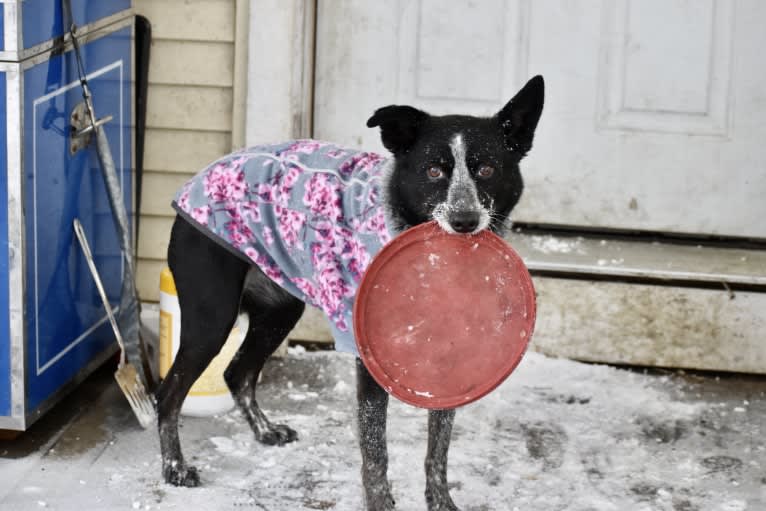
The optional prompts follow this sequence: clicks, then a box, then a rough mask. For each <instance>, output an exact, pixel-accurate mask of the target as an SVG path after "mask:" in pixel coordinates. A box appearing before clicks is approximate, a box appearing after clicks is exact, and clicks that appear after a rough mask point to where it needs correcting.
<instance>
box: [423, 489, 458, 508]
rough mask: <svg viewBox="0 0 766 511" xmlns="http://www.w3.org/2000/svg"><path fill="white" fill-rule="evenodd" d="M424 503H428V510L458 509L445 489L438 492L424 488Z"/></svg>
mask: <svg viewBox="0 0 766 511" xmlns="http://www.w3.org/2000/svg"><path fill="white" fill-rule="evenodd" d="M426 504H428V511H460V509H459V508H458V507H457V506H456V505H455V503H454V502H452V497H450V496H449V492H447V491H446V490H445V491H439V492H437V491H429V490H426Z"/></svg>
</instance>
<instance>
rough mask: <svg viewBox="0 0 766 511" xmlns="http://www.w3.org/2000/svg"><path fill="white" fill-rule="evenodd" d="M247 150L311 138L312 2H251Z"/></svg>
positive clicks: (313, 11) (313, 4)
mask: <svg viewBox="0 0 766 511" xmlns="http://www.w3.org/2000/svg"><path fill="white" fill-rule="evenodd" d="M249 19H250V34H249V45H248V52H249V53H248V57H247V61H248V68H247V119H246V128H245V131H246V133H245V139H246V140H245V142H246V144H247V145H252V144H256V143H263V142H275V141H281V140H285V139H289V138H298V137H308V136H311V124H312V112H311V110H312V89H313V86H314V79H313V75H314V72H313V71H314V33H315V29H314V27H315V19H316V5H315V2H314V0H309V1H303V0H291V1H284V0H282V1H277V0H251V2H250V13H249Z"/></svg>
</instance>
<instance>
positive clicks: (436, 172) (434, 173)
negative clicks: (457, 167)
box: [426, 165, 444, 179]
mask: <svg viewBox="0 0 766 511" xmlns="http://www.w3.org/2000/svg"><path fill="white" fill-rule="evenodd" d="M426 174H428V177H430V178H431V179H439V178H440V177H442V176H443V175H444V171H443V170H442V168H441V167H439V166H438V165H432V166H430V167H428V170H427V171H426Z"/></svg>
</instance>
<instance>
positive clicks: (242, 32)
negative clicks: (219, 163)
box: [231, 0, 250, 149]
mask: <svg viewBox="0 0 766 511" xmlns="http://www.w3.org/2000/svg"><path fill="white" fill-rule="evenodd" d="M236 2H237V3H236V6H235V10H234V80H233V96H234V98H233V101H232V114H231V119H232V126H231V148H232V149H238V148H240V147H242V146H244V145H245V122H246V119H247V54H248V48H247V46H248V36H249V28H250V21H249V20H250V0H236Z"/></svg>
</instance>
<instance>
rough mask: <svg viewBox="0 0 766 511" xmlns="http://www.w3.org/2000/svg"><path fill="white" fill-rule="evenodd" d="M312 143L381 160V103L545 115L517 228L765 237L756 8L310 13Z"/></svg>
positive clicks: (486, 7)
mask: <svg viewBox="0 0 766 511" xmlns="http://www.w3.org/2000/svg"><path fill="white" fill-rule="evenodd" d="M317 16H318V24H317V53H316V90H315V112H314V115H315V121H314V129H315V132H314V135H315V136H316V137H317V138H322V139H328V140H333V141H336V142H340V143H344V144H349V145H353V146H363V147H366V148H370V149H377V150H380V151H384V149H383V148H382V146H381V144H380V142H379V138H378V133H377V130H370V129H367V128H366V127H365V125H364V124H365V121H366V119H367V118H368V117H369V115H370V114H371V113H372V112H373V111H374V109H375V108H378V107H380V106H383V105H387V104H391V103H408V104H413V105H415V106H418V107H420V108H424V109H426V110H428V111H430V112H432V113H435V114H443V113H463V112H465V113H473V114H477V115H491V114H492V113H494V112H495V111H497V110H498V109H499V108H500V107H501V106H502V105H503V104H504V103H505V102H506V101H507V100H508V99H510V97H511V96H512V95H513V93H514V92H515V91H516V90H518V88H519V87H521V86H522V85H523V84H524V82H525V81H526V80H527V79H528V78H529V77H530V76H532V75H534V74H538V73H539V74H543V75H544V76H545V78H546V88H547V94H546V107H545V111H544V112H543V117H542V119H541V122H540V125H539V128H538V135H537V138H536V141H535V148H534V149H533V150H532V152H531V154H530V156H529V157H528V158H527V160H526V161H525V162H524V164H523V166H522V171H523V173H524V176H525V180H526V184H527V189H526V192H525V194H524V197H523V198H522V202H521V203H520V205H519V207H518V208H517V210H516V211H515V212H514V219H515V220H516V221H525V222H533V223H543V224H553V225H562V226H582V227H587V228H597V229H603V228H616V229H629V230H650V231H666V232H675V233H690V234H701V235H723V236H744V237H750V238H766V222H764V221H763V218H765V217H766V201H764V200H763V197H764V196H766V148H765V147H764V144H763V143H762V140H761V139H762V133H763V129H764V127H765V125H766V122H765V121H764V119H765V118H766V101H764V93H763V91H764V90H766V67H764V66H762V65H761V64H760V62H761V60H762V58H761V57H762V56H761V55H760V54H761V53H762V51H763V48H766V32H764V31H763V30H761V29H760V28H759V27H761V26H763V24H764V23H765V22H766V3H763V2H758V1H757V0H740V1H733V0H705V1H701V2H691V1H688V0H672V1H667V0H649V1H645V0H641V1H637V0H604V1H597V0H591V1H579V0H578V1H568V2H567V1H559V0H555V1H554V0H541V1H535V2H531V1H530V0H492V1H487V2H478V1H469V0H461V1H451V2H438V1H436V0H400V1H398V2H374V3H373V2H366V1H364V0H353V1H352V0H346V1H344V2H338V1H332V2H327V1H320V2H319V6H318V13H317Z"/></svg>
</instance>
